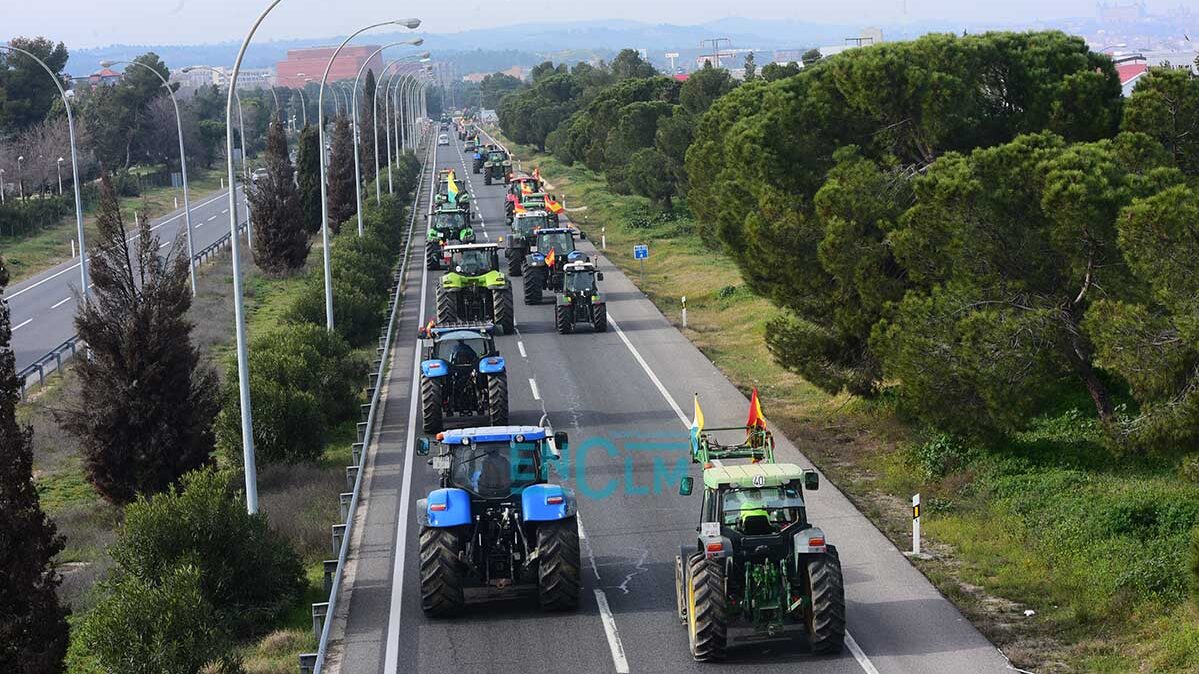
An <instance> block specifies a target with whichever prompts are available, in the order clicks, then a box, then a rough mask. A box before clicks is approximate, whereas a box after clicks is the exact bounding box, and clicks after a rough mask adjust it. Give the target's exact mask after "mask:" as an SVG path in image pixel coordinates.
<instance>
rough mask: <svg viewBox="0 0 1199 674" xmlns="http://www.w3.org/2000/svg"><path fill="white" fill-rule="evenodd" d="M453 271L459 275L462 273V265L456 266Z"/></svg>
mask: <svg viewBox="0 0 1199 674" xmlns="http://www.w3.org/2000/svg"><path fill="white" fill-rule="evenodd" d="M454 271H456V272H458V273H459V274H461V273H462V265H458V266H456V267H454Z"/></svg>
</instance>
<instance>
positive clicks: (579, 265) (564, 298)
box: [554, 262, 608, 334]
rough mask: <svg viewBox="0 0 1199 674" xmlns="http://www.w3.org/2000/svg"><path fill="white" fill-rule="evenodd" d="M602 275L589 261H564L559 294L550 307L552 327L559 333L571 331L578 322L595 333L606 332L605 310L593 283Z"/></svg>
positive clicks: (600, 296)
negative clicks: (552, 313)
mask: <svg viewBox="0 0 1199 674" xmlns="http://www.w3.org/2000/svg"><path fill="white" fill-rule="evenodd" d="M602 280H604V273H603V272H601V271H596V268H595V265H594V264H593V263H591V262H568V263H567V264H566V265H565V266H563V267H562V293H561V294H560V295H558V298H557V301H556V303H555V306H554V326H555V327H556V328H557V330H558V332H559V333H561V334H567V333H570V332H574V330H575V326H576V325H577V324H579V323H587V324H589V325H591V327H592V328H593V329H594V330H595V332H605V331H606V330H607V329H608V309H607V304H606V302H605V301H604V296H603V295H602V294H600V291H599V289H598V288H597V287H596V281H602Z"/></svg>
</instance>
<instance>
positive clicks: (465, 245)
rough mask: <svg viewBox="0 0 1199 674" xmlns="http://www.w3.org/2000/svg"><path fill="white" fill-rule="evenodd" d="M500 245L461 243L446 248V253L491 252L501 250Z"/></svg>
mask: <svg viewBox="0 0 1199 674" xmlns="http://www.w3.org/2000/svg"><path fill="white" fill-rule="evenodd" d="M499 247H500V244H498V243H459V244H455V245H453V246H446V247H445V249H446V252H448V253H452V252H454V251H456V250H491V249H495V248H499Z"/></svg>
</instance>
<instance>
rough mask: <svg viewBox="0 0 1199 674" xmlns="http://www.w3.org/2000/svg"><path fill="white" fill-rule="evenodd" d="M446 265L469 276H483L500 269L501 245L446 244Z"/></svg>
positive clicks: (458, 272) (455, 271)
mask: <svg viewBox="0 0 1199 674" xmlns="http://www.w3.org/2000/svg"><path fill="white" fill-rule="evenodd" d="M443 250H444V251H445V257H446V266H447V267H449V268H450V269H452V270H453V271H454V273H457V274H461V275H462V276H467V277H477V276H483V275H484V274H486V273H488V272H492V271H494V272H498V271H500V247H499V244H495V243H472V244H461V245H451V246H446V247H445V248H444V249H443Z"/></svg>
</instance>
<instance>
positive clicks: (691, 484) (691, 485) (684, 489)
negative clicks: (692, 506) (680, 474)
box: [679, 475, 695, 496]
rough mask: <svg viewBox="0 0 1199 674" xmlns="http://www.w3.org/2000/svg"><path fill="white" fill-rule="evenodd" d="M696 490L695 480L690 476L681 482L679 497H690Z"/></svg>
mask: <svg viewBox="0 0 1199 674" xmlns="http://www.w3.org/2000/svg"><path fill="white" fill-rule="evenodd" d="M694 489H695V478H693V477H691V476H690V475H688V476H687V477H684V478H683V479H681V480H679V496H690V495H691V491H692V490H694Z"/></svg>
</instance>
